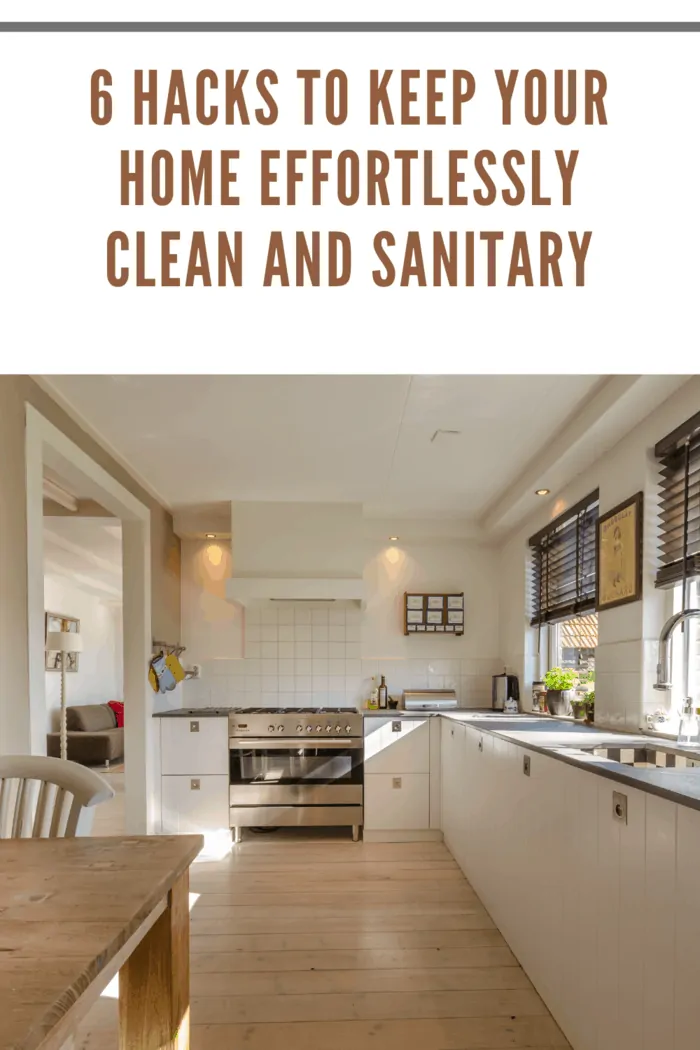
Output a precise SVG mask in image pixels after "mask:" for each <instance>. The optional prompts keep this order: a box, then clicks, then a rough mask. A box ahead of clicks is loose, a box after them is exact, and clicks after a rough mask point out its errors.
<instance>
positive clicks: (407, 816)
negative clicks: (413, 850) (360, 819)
mask: <svg viewBox="0 0 700 1050" xmlns="http://www.w3.org/2000/svg"><path fill="white" fill-rule="evenodd" d="M364 803H365V824H364V826H365V829H366V830H368V831H422V830H425V829H427V828H429V827H430V774H429V773H400V774H397V773H366V774H365V799H364Z"/></svg>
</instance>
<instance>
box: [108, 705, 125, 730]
mask: <svg viewBox="0 0 700 1050" xmlns="http://www.w3.org/2000/svg"><path fill="white" fill-rule="evenodd" d="M107 707H111V708H112V710H113V711H114V717H115V718H116V720H117V729H121V727H122V726H123V725H124V701H123V700H109V701H108V703H107Z"/></svg>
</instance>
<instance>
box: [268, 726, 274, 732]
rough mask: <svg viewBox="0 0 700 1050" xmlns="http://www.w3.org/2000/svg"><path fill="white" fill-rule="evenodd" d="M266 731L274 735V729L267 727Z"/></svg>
mask: <svg viewBox="0 0 700 1050" xmlns="http://www.w3.org/2000/svg"><path fill="white" fill-rule="evenodd" d="M267 731H268V733H274V731H275V727H274V726H268V727H267Z"/></svg>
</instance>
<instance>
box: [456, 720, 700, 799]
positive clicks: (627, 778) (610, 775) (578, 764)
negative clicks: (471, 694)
mask: <svg viewBox="0 0 700 1050" xmlns="http://www.w3.org/2000/svg"><path fill="white" fill-rule="evenodd" d="M461 713H463V712H461ZM441 714H442V716H443V718H451V721H453V722H457V724H458V725H463V726H467V727H470V723H469V722H467V721H465V720H464V719H461V718H456V717H454V715H452V716H450V712H449V711H443V712H441ZM554 721H555V720H554V719H552V722H554ZM562 724H563V725H570V724H571V723H568V722H564V723H562ZM471 728H472V729H473V730H474V731H475V732H477V733H485V734H487V735H488V736H494V737H500V738H501V739H502V740H507V741H508V743H510V744H516V745H517V746H518V747H522V748H524V749H525V750H526V751H533V752H535V753H537V754H540V755H544V756H545V757H546V758H553V759H556V760H557V761H559V762H565V763H566V765H568V766H574V768H576V769H583V770H584V771H585V772H586V773H594V774H595V775H597V776H599V777H605V779H606V780H614V781H616V782H617V783H618V784H627V785H628V786H629V787H633V788H636V789H637V790H638V791H646V792H647V793H648V794H650V795H658V797H659V798H665V799H667V801H669V802H675V803H677V804H678V805H679V806H687V807H689V808H690V809H697V810H700V770H698V771H697V772H696V773H687V774H685V775H684V774H683V773H681V772H670V771H667V770H658V771H657V770H655V769H634V768H632V767H630V768H628V769H626V770H625V769H624V767H623V769H620V768H618V767H617V765H613V763H610V762H606V761H605V760H602V761H601V760H600V759H599V760H597V761H596V762H592V761H586V759H585V758H581V757H580V755H578V754H577V755H572V754H567V753H566V751H567V749H566V747H561V748H557V747H543V746H539V745H537V744H532V743H526V742H525V741H523V740H518V739H516V738H514V737H513V736H512V735H511V734H509V733H508V732H507V731H504V730H502V729H500V730H493V729H484V728H483V727H482V726H478V727H477V726H473V725H472V726H471ZM581 728H582V729H583V728H584V727H583V726H581ZM591 732H598V733H603V734H605V733H607V730H604V729H600V728H599V727H596V726H593V727H592V728H591ZM621 735H623V734H616V733H615V732H614V731H611V732H610V736H611V738H612V739H613V740H614V739H615V737H616V736H618V737H619V736H621ZM624 735H625V736H628V737H629V741H630V743H629V744H628V745H627V746H630V747H632V746H634V745H633V743H632V742H633V741H644V742H645V743H648V742H649V740H650V738H649V737H643V736H642V737H639V736H635V735H634V734H624ZM615 743H616V744H617V746H619V747H624V746H625V745H624V744H623V743H622V742H621V741H619V739H618V740H616V741H615ZM666 743H668V741H666ZM638 746H639V745H638ZM569 750H571V751H575V750H576V749H575V747H571V748H569ZM690 777H692V778H693V779H696V780H697V783H696V784H695V783H693V784H692V787H693V789H694V791H695V794H692V793H688V792H680V791H674V790H673V789H672V788H669V787H666V786H665V784H664V783H660V782H659V781H660V780H662V779H663V778H668V779H669V780H670V779H671V778H673V780H674V781H676V783H677V782H678V779H679V778H681V779H684V780H685V779H686V778H690ZM689 786H690V785H689Z"/></svg>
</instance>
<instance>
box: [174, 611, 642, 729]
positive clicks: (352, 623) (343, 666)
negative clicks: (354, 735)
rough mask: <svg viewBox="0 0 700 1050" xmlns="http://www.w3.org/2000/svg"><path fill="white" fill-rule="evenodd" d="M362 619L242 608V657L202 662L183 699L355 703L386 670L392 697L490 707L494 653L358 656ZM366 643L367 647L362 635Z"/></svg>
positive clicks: (628, 708)
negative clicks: (451, 699) (411, 695)
mask: <svg viewBox="0 0 700 1050" xmlns="http://www.w3.org/2000/svg"><path fill="white" fill-rule="evenodd" d="M361 616H362V614H361V612H360V610H359V609H356V608H355V607H347V608H344V607H338V608H330V609H329V608H310V607H309V606H308V605H306V604H303V603H299V604H295V603H291V602H290V603H284V604H280V605H279V606H272V607H266V606H263V607H261V608H259V609H252V608H251V609H247V610H246V615H245V629H244V650H243V651H244V653H245V657H244V658H243V659H232V660H226V659H217V660H210V661H204V662H203V664H202V678H201V679H193V680H192V681H190V682H188V683H186V685H185V686H184V688H183V702H184V703H185V704H186V705H187V706H192V707H206V706H207V705H210V704H216V705H217V706H218V705H220V706H223V707H225V706H240V707H245V706H248V707H277V706H282V707H284V706H289V707H299V706H305V705H308V706H317V707H323V706H333V705H337V706H342V705H347V706H349V707H354V706H356V705H361V704H362V703H364V701H365V700H366V699H367V697H368V696H369V693H370V690H371V688H372V678H373V677H374V676H378V675H380V674H383V675H385V676H386V681H387V685H388V687H389V693H390V695H392V696H397V697H400V696H401V694H402V693H403V692H404V690H406V689H427V688H431V689H454V690H455V692H456V693H457V697H458V701H459V703H460V704H461V705H463V706H465V707H484V706H488V705H489V704H490V702H491V675H493V674H498V673H499V672H500V671H502V669H503V667H502V661H501V660H500V659H499V658H498V657H475V658H468V659H461V658H450V657H449V656H448V657H445V656H441V657H434V658H433V657H431V656H430V655H429V654H428V655H426V656H425V657H423V658H407V659H401V660H399V659H391V658H381V657H372V658H371V659H363V658H362V648H363V645H362V643H361V637H362V627H361ZM365 644H366V645H367V647H368V648H369V651H370V652H371V648H370V647H369V643H368V640H367V639H366V640H365ZM616 677H617V676H616ZM620 677H621V678H627V679H628V680H627V681H626V682H624V685H623V693H624V701H625V705H623V708H622V709H623V711H624V712H625V715H626V716H627V719H628V720H631V721H634V719H635V712H634V709H633V696H634V694H633V689H634V684H633V682H632V681H631V676H626V675H622V676H620ZM618 684H619V678H618ZM603 692H605V689H604V688H603ZM623 717H624V716H623Z"/></svg>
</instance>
